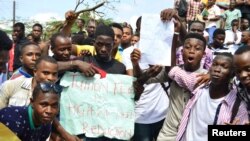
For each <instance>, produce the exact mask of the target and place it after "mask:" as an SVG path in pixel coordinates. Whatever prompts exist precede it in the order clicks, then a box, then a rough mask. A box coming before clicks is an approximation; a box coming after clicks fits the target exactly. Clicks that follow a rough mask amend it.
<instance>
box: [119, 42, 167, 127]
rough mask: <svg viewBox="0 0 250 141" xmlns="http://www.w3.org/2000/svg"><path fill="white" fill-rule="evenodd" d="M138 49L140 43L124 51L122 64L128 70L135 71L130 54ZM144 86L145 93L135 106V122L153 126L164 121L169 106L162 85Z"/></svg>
mask: <svg viewBox="0 0 250 141" xmlns="http://www.w3.org/2000/svg"><path fill="white" fill-rule="evenodd" d="M137 47H138V43H137V44H135V45H134V46H131V47H128V48H126V49H125V50H123V53H122V63H123V64H124V65H125V66H126V70H128V69H133V65H132V62H131V60H130V54H131V53H132V52H133V50H134V49H135V48H137ZM139 65H140V67H141V68H145V67H146V66H147V65H143V66H142V64H139ZM144 86H145V87H144V88H145V89H144V92H143V93H142V95H141V97H140V99H139V100H138V101H137V102H136V105H135V116H136V119H135V122H136V123H142V124H151V123H156V122H158V121H161V120H163V119H164V118H165V116H166V113H167V108H168V105H169V100H168V97H167V94H166V92H165V91H164V90H163V88H162V86H161V84H160V83H154V84H149V85H144Z"/></svg>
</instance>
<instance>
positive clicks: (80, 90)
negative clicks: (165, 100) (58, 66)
mask: <svg viewBox="0 0 250 141" xmlns="http://www.w3.org/2000/svg"><path fill="white" fill-rule="evenodd" d="M133 80H134V78H133V77H130V76H126V75H117V74H108V75H107V76H106V78H103V79H100V77H99V75H96V76H95V77H93V78H86V77H84V76H82V75H81V74H80V73H72V72H68V73H66V74H65V75H64V76H63V78H62V79H61V83H60V84H61V85H62V86H64V87H66V88H65V89H64V90H63V92H62V94H61V105H60V122H61V124H62V125H63V127H64V128H66V130H67V131H69V132H70V133H72V134H75V135H78V134H85V135H86V136H87V137H99V136H106V137H109V138H117V139H122V140H128V139H130V138H131V137H132V136H133V133H134V100H133V99H134V93H133V87H132V82H133Z"/></svg>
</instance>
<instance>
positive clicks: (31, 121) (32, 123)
mask: <svg viewBox="0 0 250 141" xmlns="http://www.w3.org/2000/svg"><path fill="white" fill-rule="evenodd" d="M32 113H33V109H32V107H31V106H30V105H29V106H28V116H29V123H30V128H31V130H34V129H36V128H35V124H34V121H33V118H32Z"/></svg>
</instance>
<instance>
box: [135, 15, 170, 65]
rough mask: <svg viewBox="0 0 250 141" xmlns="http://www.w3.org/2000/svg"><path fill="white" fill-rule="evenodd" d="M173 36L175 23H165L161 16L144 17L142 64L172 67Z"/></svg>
mask: <svg viewBox="0 0 250 141" xmlns="http://www.w3.org/2000/svg"><path fill="white" fill-rule="evenodd" d="M173 35H174V23H173V21H169V22H163V21H162V20H161V19H160V14H144V15H142V21H141V31H140V44H139V49H140V51H141V53H142V55H141V62H140V63H143V64H151V65H156V64H158V65H163V66H170V65H171V48H172V40H173Z"/></svg>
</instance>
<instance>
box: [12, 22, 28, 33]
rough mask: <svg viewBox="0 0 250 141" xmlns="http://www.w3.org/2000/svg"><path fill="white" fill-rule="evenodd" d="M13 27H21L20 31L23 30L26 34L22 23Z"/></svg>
mask: <svg viewBox="0 0 250 141" xmlns="http://www.w3.org/2000/svg"><path fill="white" fill-rule="evenodd" d="M13 27H20V29H21V30H22V31H23V32H25V26H24V24H23V23H21V22H18V23H15V24H14V25H13Z"/></svg>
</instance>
